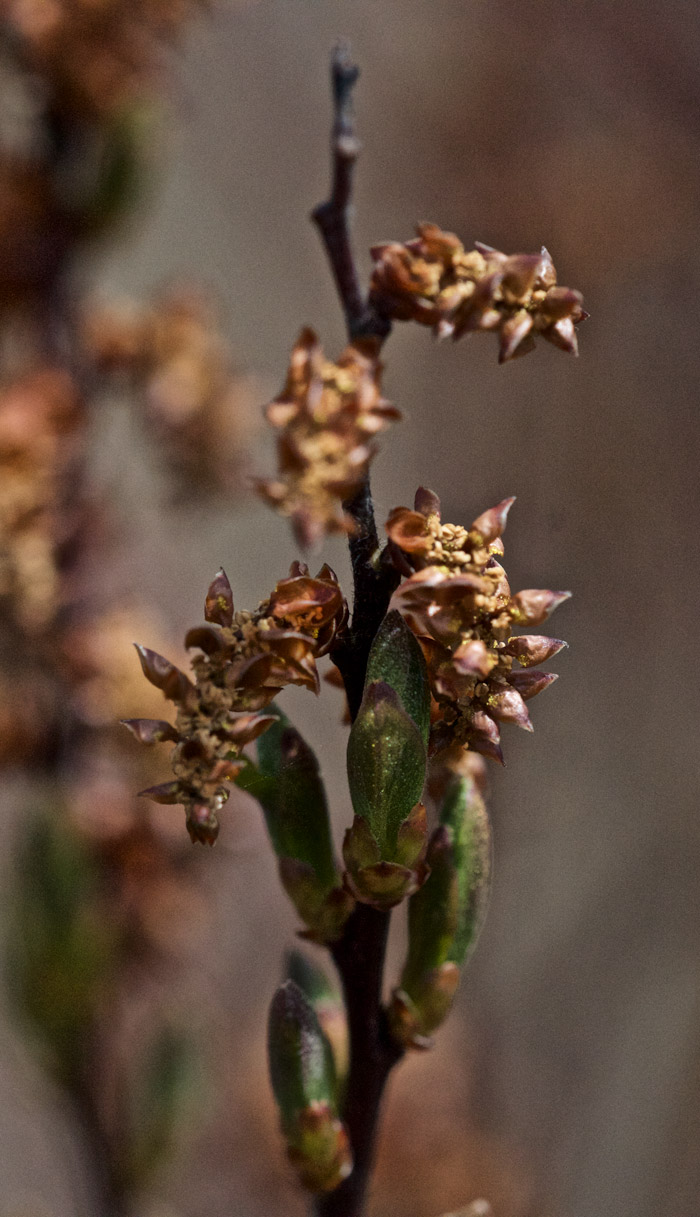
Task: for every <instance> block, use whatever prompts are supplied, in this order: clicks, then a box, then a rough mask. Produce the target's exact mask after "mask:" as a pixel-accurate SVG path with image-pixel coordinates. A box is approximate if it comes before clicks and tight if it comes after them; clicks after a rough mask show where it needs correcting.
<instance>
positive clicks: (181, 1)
mask: <svg viewBox="0 0 700 1217" xmlns="http://www.w3.org/2000/svg"><path fill="white" fill-rule="evenodd" d="M203 8H204V0H139V2H138V3H134V2H133V0H0V20H1V21H2V22H3V23H4V25H5V26H6V29H7V30H8V31H9V33H10V35H11V36H13V37H14V38H15V39H17V40H18V41H19V43H20V45H21V48H22V56H23V59H24V62H25V63H26V64H27V66H28V67H29V69H30V70H31V71H32V72H34V73H36V74H37V75H40V76H41V77H42V78H43V79H44V80H45V81H46V82H47V83H49V84H50V87H51V89H52V91H53V93H54V94H55V95H57V96H59V97H60V98H61V103H62V105H63V106H65V107H66V108H68V109H69V110H71V111H72V112H74V113H75V114H76V115H79V114H82V115H85V116H88V117H94V116H98V117H99V116H103V115H108V114H111V113H114V112H115V111H116V110H118V109H119V108H120V107H121V106H123V105H124V104H125V103H126V102H128V101H129V100H130V99H131V98H132V97H133V96H134V95H138V94H140V93H142V92H143V91H144V90H145V89H148V88H150V87H151V86H152V84H153V82H154V76H155V74H156V72H157V67H158V50H159V47H160V45H161V44H163V43H169V42H172V40H173V39H174V38H175V37H176V36H177V35H178V34H179V33H180V30H181V28H182V26H183V25H184V24H185V22H186V21H188V20H189V19H190V18H191V17H192V16H193V15H194V13H195V12H197V11H201V10H202V9H203Z"/></svg>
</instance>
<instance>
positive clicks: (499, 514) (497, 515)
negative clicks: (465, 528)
mask: <svg viewBox="0 0 700 1217" xmlns="http://www.w3.org/2000/svg"><path fill="white" fill-rule="evenodd" d="M514 502H515V496H513V497H512V498H509V499H502V500H501V502H500V503H498V504H497V505H496V506H495V507H491V508H489V510H488V511H484V512H482V514H481V515H480V516H477V518H476V519H475V520H474V523H473V524H472V526H471V530H470V531H471V532H473V533H477V535H478V536H479V537H481V541H482V544H484V545H488V544H490V542H491V541H495V540H496V538H497V537H500V536H501V534H502V533H503V532H504V531H505V527H506V521H507V519H508V512H509V511H510V509H511V507H512V506H513V503H514Z"/></svg>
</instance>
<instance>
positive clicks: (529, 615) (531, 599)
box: [510, 588, 571, 625]
mask: <svg viewBox="0 0 700 1217" xmlns="http://www.w3.org/2000/svg"><path fill="white" fill-rule="evenodd" d="M570 597H571V592H552V591H549V590H548V589H547V588H527V589H526V590H525V591H522V592H517V593H516V595H515V596H513V599H512V600H511V604H510V613H511V616H512V618H513V620H514V621H515V622H516V623H517V624H518V625H542V623H543V622H544V621H546V620H547V618H548V617H549V615H550V614H551V613H553V612H554V610H555V608H557V607H558V606H559V605H560V604H563V603H564V601H565V600H568V599H570Z"/></svg>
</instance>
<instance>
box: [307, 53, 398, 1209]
mask: <svg viewBox="0 0 700 1217" xmlns="http://www.w3.org/2000/svg"><path fill="white" fill-rule="evenodd" d="M358 75H359V69H358V68H357V67H356V66H355V65H354V64H353V63H352V61H351V59H350V56H349V52H348V49H347V47H345V46H338V47H336V49H335V51H334V52H333V56H332V60H331V84H332V90H333V101H334V121H333V130H332V136H331V158H332V182H331V193H330V197H329V198H328V200H327V201H326V202H325V203H322V204H321V205H320V206H319V207H317V208H316V209H315V211H314V212H313V214H312V218H313V220H314V222H315V223H316V224H317V226H318V228H319V231H320V233H321V238H322V240H323V243H324V246H325V249H326V253H327V255H328V259H329V262H330V265H331V270H332V273H333V278H334V280H335V284H336V287H337V289H338V294H339V296H340V300H341V304H342V306H343V311H344V313H345V320H346V325H347V330H348V337H349V338H350V341H351V342H352V341H354V340H356V339H358V338H374V339H376V340H377V344H378V345H381V343H382V342H384V340H385V339H386V338H387V336H388V334H389V332H390V329H391V324H390V322H388V321H387V320H386V319H385V318H383V317H380V316H379V314H377V313H376V311H375V310H374V309H373V307H372V305H371V303H370V302H369V300H368V299H367V298H366V297H365V296H364V294H363V292H362V290H361V288H360V281H359V275H358V272H357V266H356V263H355V257H354V253H353V248H352V241H351V237H350V217H351V197H352V183H353V176H354V168H355V162H356V160H357V156H358V152H359V148H360V145H359V142H358V140H357V137H356V135H355V126H354V117H353V108H352V91H353V87H354V85H355V82H356V81H357V78H358ZM343 508H344V510H345V512H346V513H347V515H349V516H350V518H351V519H352V521H353V522H354V525H355V531H354V532H353V534H352V535H351V537H350V541H349V546H350V558H351V562H352V571H353V584H354V601H353V615H352V622H351V624H350V627H349V628H348V630H346V631H345V633H344V635H343V637H342V639H341V640H340V641H339V642H338V644H337V645H336V647H335V649H334V650H333V652H332V656H331V657H332V659H333V662H334V663H335V664H336V666H337V667H338V669H339V671H340V673H341V675H342V677H343V680H344V683H345V691H346V693H347V698H348V706H349V709H350V715H351V718H353V719H354V718H355V717H356V715H357V712H358V710H359V708H360V702H361V701H362V691H363V687H364V681H365V672H366V669H367V661H368V658H369V651H370V647H371V645H372V640H373V639H374V636H375V634H376V632H377V630H378V628H379V626H380V624H381V622H382V619H383V618H384V616H385V614H386V612H387V609H388V607H389V601H390V599H391V595H392V592H393V591H394V588H395V587H396V586H397V584H398V574H397V572H396V571H395V570H394V568H393V566H392V564H391V562H390V561H388V560H387V559H386V557H385V556H384V555H383V554H382V552H381V551H380V547H379V537H378V534H377V525H376V522H375V518H374V506H373V503H372V493H371V489H370V482H369V474H368V473H367V474H366V475H365V477H364V478H363V480H362V482H361V484H360V486H359V487H358V489H357V490H356V492H355V493H354V494H353V495H352V496H351V498H349V499H347V500H346V501H345V502H344V503H343ZM390 916H391V914H390V913H387V912H379V911H378V910H376V909H373V908H371V907H370V906H369V905H366V904H358V905H357V907H356V909H355V911H354V912H353V914H352V915H351V917H350V918H349V920H348V921H347V923H346V925H345V929H344V932H343V936H342V938H341V939H340V941H339V942H337V943H336V944H335V946H334V947H333V949H332V953H333V959H334V962H335V965H336V967H337V969H338V973H339V975H340V978H341V981H342V985H343V993H344V996H345V1008H346V1013H347V1020H348V1032H349V1039H350V1070H349V1075H348V1081H347V1088H346V1093H345V1099H344V1103H343V1109H342V1117H343V1120H344V1122H345V1125H346V1127H347V1129H348V1133H349V1136H350V1142H351V1145H352V1151H353V1169H352V1172H351V1174H350V1175H349V1176H348V1178H347V1179H345V1180H344V1182H343V1183H341V1184H340V1186H339V1187H338V1188H336V1189H335V1191H333V1192H331V1193H330V1194H329V1195H327V1196H322V1197H320V1198H319V1199H317V1200H316V1202H315V1205H314V1209H313V1212H314V1214H315V1217H362V1214H363V1213H364V1211H365V1203H366V1196H367V1188H368V1184H369V1179H370V1175H371V1172H372V1167H373V1165H374V1157H375V1148H376V1137H377V1127H378V1122H379V1115H380V1108H381V1101H382V1096H383V1093H384V1088H385V1085H386V1082H387V1078H388V1076H389V1073H390V1072H391V1070H392V1069H393V1067H394V1065H396V1064H397V1062H398V1061H399V1060H400V1059H401V1056H402V1055H403V1050H402V1049H401V1048H400V1047H399V1046H398V1045H397V1044H396V1042H395V1041H394V1040H393V1039H392V1036H391V1033H390V1031H389V1027H388V1024H387V1019H386V1013H385V1011H384V1009H383V1007H382V980H383V975H384V957H385V952H386V941H387V935H388V931H389V921H390Z"/></svg>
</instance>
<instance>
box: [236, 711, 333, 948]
mask: <svg viewBox="0 0 700 1217" xmlns="http://www.w3.org/2000/svg"><path fill="white" fill-rule="evenodd" d="M272 708H273V709H274V710H275V714H276V716H277V718H276V721H273V722H271V723H270V722H269V721H268V722H266V725H265V731H264V734H261V735H260V738H259V739H258V743H257V758H258V765H257V768H256V767H255V766H254V765H249V766H247V767H246V768H245V769H244V770H243V771H242V773H240V774H239V776H238V778H237V779H236V780H237V784H238V786H239V787H241V789H243V790H246V791H248V793H249V794H251V795H252V796H253V798H256V799H258V801H259V802H260V805H261V807H262V810H263V814H264V816H265V823H266V825H267V831H268V833H269V836H270V841H271V842H272V847H273V849H274V851H275V853H276V855H277V858H278V860H279V864H280V873H281V877H282V881H283V884H284V887H285V890H286V891H287V893H288V895H289V896H290V898H291V900H292V902H293V903H294V905H295V907H296V909H297V912H298V913H299V915H300V917H301V918H302V920H303V921H304V922H305V924H306V925H307V926H308V927H309V929H310V930H312V931H314V932H315V933H316V935H317V936H318V938H319V939H320V940H326V938H327V936H328V935H332V936H333V937H337V936H338V933H339V932H340V929H341V928H342V924H343V922H344V920H346V919H347V916H348V915H349V913H350V912H351V908H352V903H351V901H349V900H348V899H346V900H345V901H344V902H343V901H338V900H337V899H336V897H335V895H334V893H336V892H337V891H338V890H339V885H340V876H339V874H338V872H337V869H336V864H335V857H334V853H333V842H332V839H331V831H330V821H329V817H328V805H327V802H326V794H325V790H324V786H323V782H322V780H321V775H320V772H319V767H318V762H317V760H316V757H315V756H314V753H313V752H312V750H311V748H309V746H308V744H307V743H306V742H305V741H304V740H303V738H302V737H301V735H300V734H299V732H298V731H296V730H295V728H294V727H293V726H292V725H291V723H290V722H289V719H288V718H286V717H285V716H284V715H283V714H282V713H281V712H280V711H279V710H278V709H277V707H272ZM250 717H251V719H256V718H257V716H250ZM262 717H264V718H265V719H266V720H269V719H270V717H271V716H269V715H265V716H262ZM251 729H257V728H256V727H255V724H252V725H251ZM329 902H330V903H329ZM341 906H342V907H341Z"/></svg>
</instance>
